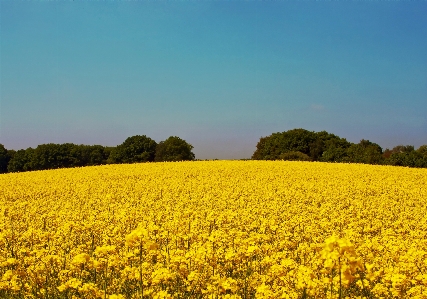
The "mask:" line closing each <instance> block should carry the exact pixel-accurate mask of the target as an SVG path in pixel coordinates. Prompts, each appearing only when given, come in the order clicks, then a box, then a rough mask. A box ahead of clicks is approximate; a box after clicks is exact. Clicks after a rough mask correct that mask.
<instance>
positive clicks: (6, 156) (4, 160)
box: [0, 144, 11, 173]
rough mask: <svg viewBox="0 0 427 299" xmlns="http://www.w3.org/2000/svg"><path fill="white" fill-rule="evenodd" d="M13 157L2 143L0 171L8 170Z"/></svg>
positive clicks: (0, 148) (0, 146) (0, 147)
mask: <svg viewBox="0 0 427 299" xmlns="http://www.w3.org/2000/svg"><path fill="white" fill-rule="evenodd" d="M10 159H11V155H10V153H9V152H8V150H7V149H6V148H5V147H4V145H3V144H0V173H5V172H7V164H9V161H10Z"/></svg>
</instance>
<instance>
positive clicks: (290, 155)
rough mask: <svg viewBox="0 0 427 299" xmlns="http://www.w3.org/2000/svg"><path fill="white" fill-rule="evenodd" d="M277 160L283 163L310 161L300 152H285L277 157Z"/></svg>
mask: <svg viewBox="0 0 427 299" xmlns="http://www.w3.org/2000/svg"><path fill="white" fill-rule="evenodd" d="M279 159H281V160H285V161H311V158H310V157H309V156H308V155H306V154H303V153H301V152H286V153H283V154H281V155H280V156H279Z"/></svg>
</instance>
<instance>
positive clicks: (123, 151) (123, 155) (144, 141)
mask: <svg viewBox="0 0 427 299" xmlns="http://www.w3.org/2000/svg"><path fill="white" fill-rule="evenodd" d="M156 147H157V143H156V142H155V141H154V140H153V139H151V138H150V137H147V136H145V135H142V136H140V135H136V136H132V137H129V138H127V139H126V140H125V141H124V142H123V143H122V144H120V145H118V146H117V147H116V148H114V149H113V150H112V151H111V153H110V156H109V158H108V163H137V162H152V161H154V157H155V154H156Z"/></svg>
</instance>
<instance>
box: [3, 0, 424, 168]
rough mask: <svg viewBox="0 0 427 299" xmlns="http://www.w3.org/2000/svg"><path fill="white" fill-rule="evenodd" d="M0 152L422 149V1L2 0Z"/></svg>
mask: <svg viewBox="0 0 427 299" xmlns="http://www.w3.org/2000/svg"><path fill="white" fill-rule="evenodd" d="M0 12H1V15H0V16H1V19H0V24H1V27H0V42H1V52H0V63H1V64H0V67H1V77H0V80H1V81H0V82H1V86H0V88H1V89H0V92H1V106H0V117H1V118H0V143H2V144H4V146H5V147H6V148H7V149H21V148H27V147H36V146H37V145H38V144H42V143H51V142H52V143H65V142H72V143H76V144H101V145H109V146H115V145H117V144H120V143H122V142H123V141H124V140H125V139H126V138H127V137H129V136H133V135H147V136H149V137H151V138H153V139H154V140H156V141H157V142H159V141H162V140H165V139H166V138H167V137H169V136H179V137H181V138H183V139H185V140H186V141H187V142H189V143H191V144H192V145H193V146H194V153H195V154H196V158H199V159H207V158H209V159H211V158H219V159H235V158H249V157H250V156H251V155H252V153H253V152H254V150H255V146H256V144H257V142H258V140H259V138H260V137H261V136H267V135H270V134H271V133H273V132H282V131H287V130H289V129H293V128H305V129H307V130H312V131H322V130H326V131H328V132H331V133H334V134H337V135H339V136H341V137H344V138H347V140H349V141H352V142H358V141H359V140H360V139H362V138H364V139H369V140H371V141H373V142H376V143H378V144H379V145H381V146H382V147H383V148H384V149H385V148H386V147H389V148H392V147H393V146H395V145H398V144H405V145H406V144H411V145H414V146H415V147H416V148H417V147H419V146H420V145H422V144H427V18H426V17H425V16H426V15H427V1H413V2H409V1H316V2H315V1H291V0H289V1H33V2H29V1H8V0H0Z"/></svg>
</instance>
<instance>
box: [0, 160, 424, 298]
mask: <svg viewBox="0 0 427 299" xmlns="http://www.w3.org/2000/svg"><path fill="white" fill-rule="evenodd" d="M0 298H29V299H30V298H64V299H65V298H67V299H68V298H69V299H71V298H75V299H77V298H81V299H83V298H84V299H90V298H100V299H107V298H110V299H134V298H143V299H144V298H235V299H237V298H272V299H273V298H427V170H426V169H409V168H402V167H391V166H373V165H359V164H326V163H307V162H285V161H210V162H209V161H206V162H179V163H145V164H131V165H107V166H96V167H86V168H74V169H58V170H49V171H37V172H27V173H10V174H3V175H0Z"/></svg>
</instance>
